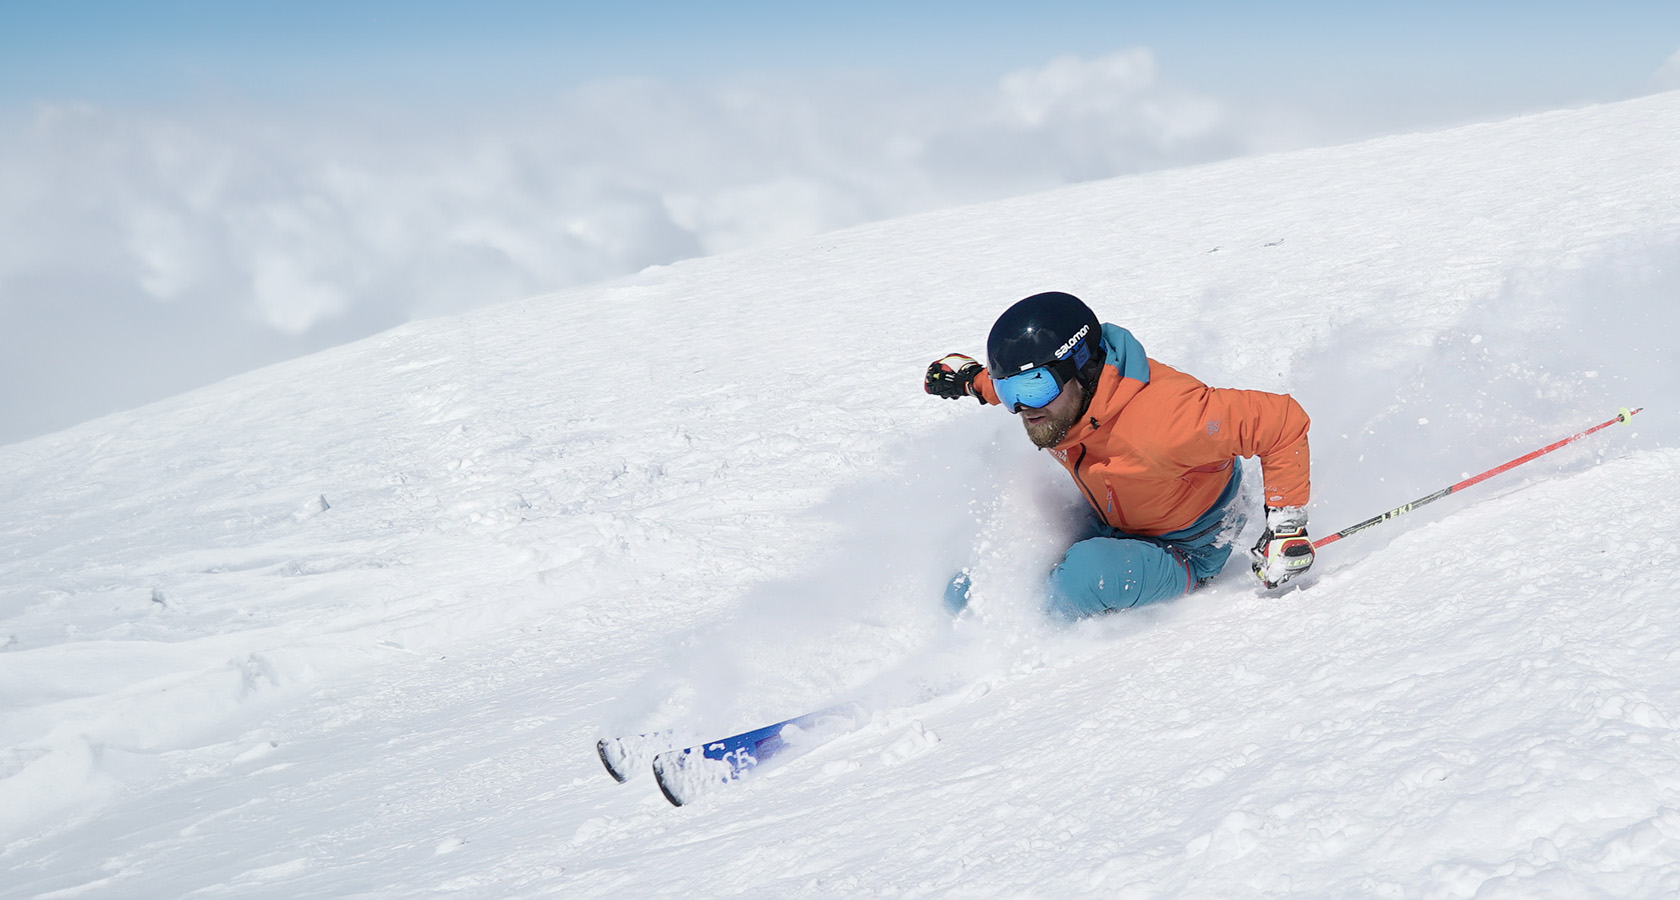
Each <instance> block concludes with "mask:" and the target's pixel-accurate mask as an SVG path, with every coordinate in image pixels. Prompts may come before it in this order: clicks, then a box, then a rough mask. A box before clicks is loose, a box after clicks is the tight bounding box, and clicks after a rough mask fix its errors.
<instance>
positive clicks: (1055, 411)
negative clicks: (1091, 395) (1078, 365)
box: [1017, 379, 1085, 450]
mask: <svg viewBox="0 0 1680 900" xmlns="http://www.w3.org/2000/svg"><path fill="white" fill-rule="evenodd" d="M1084 410H1085V386H1084V385H1082V384H1080V383H1079V380H1078V379H1074V380H1071V381H1069V382H1068V383H1067V384H1066V385H1065V386H1064V387H1063V388H1062V392H1061V393H1060V394H1057V395H1056V399H1054V400H1051V401H1050V402H1049V403H1047V404H1045V405H1044V406H1042V407H1040V408H1038V409H1023V410H1021V411H1020V412H1019V413H1018V414H1017V415H1019V416H1020V417H1021V425H1022V426H1023V427H1025V428H1026V429H1027V438H1028V439H1029V440H1031V441H1032V442H1033V446H1035V447H1037V448H1039V449H1040V450H1047V449H1049V448H1051V447H1054V446H1056V445H1057V444H1060V443H1061V442H1062V439H1063V438H1065V437H1067V433H1068V430H1069V429H1071V428H1072V427H1073V425H1074V423H1075V422H1078V421H1079V416H1080V414H1081V413H1082V412H1084Z"/></svg>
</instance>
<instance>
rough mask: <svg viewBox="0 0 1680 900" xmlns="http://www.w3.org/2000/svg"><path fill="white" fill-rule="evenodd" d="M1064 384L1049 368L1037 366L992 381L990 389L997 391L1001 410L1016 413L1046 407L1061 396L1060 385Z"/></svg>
mask: <svg viewBox="0 0 1680 900" xmlns="http://www.w3.org/2000/svg"><path fill="white" fill-rule="evenodd" d="M1066 383H1067V382H1066V381H1065V380H1063V379H1062V378H1060V377H1058V375H1057V373H1056V372H1055V370H1053V369H1052V368H1051V367H1049V366H1038V367H1037V368H1033V369H1028V370H1026V371H1025V372H1016V373H1015V374H1014V375H1011V376H1009V377H1008V378H998V379H994V380H993V381H992V387H993V388H995V389H996V390H997V395H998V400H999V401H1000V402H1002V403H1003V408H1004V409H1007V410H1009V411H1010V412H1016V411H1017V410H1020V409H1021V408H1023V407H1027V408H1031V409H1038V408H1040V407H1043V406H1046V405H1048V404H1049V403H1050V402H1051V401H1053V400H1055V399H1056V398H1057V397H1060V396H1061V395H1062V385H1064V384H1066Z"/></svg>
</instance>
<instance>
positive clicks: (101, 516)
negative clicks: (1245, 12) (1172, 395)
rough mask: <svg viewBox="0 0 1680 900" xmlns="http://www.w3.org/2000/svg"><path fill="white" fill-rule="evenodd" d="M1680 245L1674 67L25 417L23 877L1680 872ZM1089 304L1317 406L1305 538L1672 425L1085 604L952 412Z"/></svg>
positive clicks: (642, 882)
mask: <svg viewBox="0 0 1680 900" xmlns="http://www.w3.org/2000/svg"><path fill="white" fill-rule="evenodd" d="M1677 264H1680V93H1671V94H1663V95H1657V96H1653V97H1650V98H1645V99H1641V100H1637V101H1631V102H1627V103H1621V104H1616V105H1612V106H1603V107H1595V108H1589V109H1582V110H1572V111H1563V112H1557V113H1551V114H1547V115H1540V116H1532V117H1527V118H1521V119H1516V120H1512V121H1507V122H1500V123H1494V124H1487V125H1480V126H1475V127H1469V128H1462V129H1457V130H1454V131H1448V132H1442V133H1437V134H1425V135H1410V136H1403V137H1395V138H1388V139H1384V140H1379V141H1372V142H1367V143H1362V144H1357V145H1352V146H1346V147H1336V148H1329V149H1323V150H1314V151H1309V152H1299V153H1290V154H1284V155H1278V156H1271V157H1263V158H1256V159H1248V160H1239V161H1234V162H1229V163H1223V164H1219V165H1214V166H1207V167H1200V168H1194V169H1183V170H1175V171H1170V172H1162V173H1156V174H1152V175H1147V176H1142V177H1133V178H1125V179H1118V180H1113V181H1107V182H1100V183H1094V184H1089V185H1082V186H1079V187H1076V188H1069V189H1065V190H1060V191H1056V192H1051V193H1046V194H1039V195H1034V196H1029V197H1023V198H1019V199H1016V200H1011V201H1008V202H1002V203H993V204H987V205H983V206H975V207H968V208H963V209H956V210H950V211H945V212H940V213H936V214H929V215H923V216H918V217H914V218H908V219H902V220H898V221H894V222H888V223H884V224H879V225H872V226H868V227H864V228H859V229H854V230H851V231H846V232H840V233H835V234H831V235H827V236H824V237H822V238H821V239H817V240H813V241H809V242H805V243H802V244H796V245H790V246H783V247H778V248H773V249H767V250H759V251H754V252H748V253H740V254H735V255H730V256H724V257H714V258H709V259H701V260H694V261H689V262H685V263H681V264H678V265H675V266H671V267H666V268H658V269H651V270H648V271H646V272H644V273H642V274H640V275H638V276H636V277H634V278H630V279H626V280H622V281H619V282H614V283H610V284H606V285H602V286H598V287H594V288H589V289H584V290H576V291H570V292H567V293H564V294H559V295H554V296H550V297H543V298H537V299H533V300H530V301H526V302H523V303H519V304H514V305H510V306H506V307H501V308H497V309H493V310H489V311H484V312H479V313H474V314H469V315H465V316H461V317H457V318H451V319H440V320H433V321H427V322H421V323H417V324H414V325H410V326H407V327H404V328H400V329H397V330H394V331H391V332H388V333H386V334H384V335H381V336H378V337H375V338H372V339H369V340H366V341H362V342H360V343H358V344H354V345H350V346H346V347H342V348H339V349H336V350H333V351H329V352H326V353H322V354H318V355H316V356H313V357H309V358H307V359H302V360H298V361H295V362H291V363H286V364H283V365H280V366H276V367H272V368H269V369H265V370H262V371H259V372H255V373H252V374H249V375H246V376H242V377H239V378H235V379H232V380H229V381H227V382H225V383H223V384H220V385H216V386H213V387H211V388H207V389H204V390H201V391H197V392H194V393H191V394H187V395H184V396H182V397H178V398H175V399H173V400H170V401H167V402H164V403H159V404H155V405H153V406H150V407H146V408H144V409H140V410H136V411H133V412H129V413H123V414H119V415H114V416H110V417H107V418H105V419H102V420H99V421H96V422H92V423H89V424H86V425H84V426H80V427H77V428H75V429H72V430H69V431H66V432H62V433H59V434H56V435H50V436H47V437H43V438H40V439H37V440H33V441H29V442H26V443H22V444H15V445H11V446H7V447H3V448H0V848H3V849H0V896H4V897H70V896H77V897H141V896H145V897H154V896H156V897H162V896H186V895H189V894H191V895H230V894H231V895H239V896H273V897H293V896H414V895H432V894H438V895H444V894H449V895H459V896H482V897H510V896H538V895H560V896H568V897H578V896H624V897H632V896H661V895H684V896H721V895H742V896H753V897H782V896H789V895H793V896H865V895H883V896H923V895H933V896H950V895H955V896H976V897H993V896H1002V897H1018V896H1042V897H1067V896H1082V895H1092V896H1103V897H1153V896H1200V897H1232V896H1280V895H1286V894H1287V895H1299V896H1309V897H1354V896H1373V897H1560V898H1561V897H1569V898H1575V897H1590V896H1604V897H1654V896H1672V895H1675V894H1676V893H1680V603H1676V602H1675V601H1676V594H1677V593H1680V591H1677V588H1680V574H1677V573H1680V540H1677V539H1676V535H1675V529H1674V522H1675V518H1674V515H1673V513H1672V510H1674V509H1675V508H1677V507H1680V402H1677V401H1680V351H1677V350H1676V337H1675V336H1676V334H1677V333H1680V309H1677V306H1676V303H1675V296H1676V288H1677V287H1680V274H1677V273H1680V267H1677ZM1046 289H1061V290H1069V291H1072V292H1074V293H1077V294H1079V295H1081V296H1083V297H1085V298H1086V299H1087V300H1088V301H1090V302H1091V303H1092V305H1093V306H1094V307H1095V308H1096V309H1097V310H1098V312H1099V314H1101V315H1102V316H1103V317H1104V318H1105V319H1107V320H1109V321H1116V322H1119V323H1121V324H1124V325H1126V326H1127V327H1129V328H1131V329H1132V330H1133V331H1134V332H1135V333H1136V334H1137V335H1138V336H1139V338H1140V339H1141V340H1142V341H1143V343H1144V346H1145V347H1146V348H1147V349H1148V350H1149V351H1150V353H1151V355H1152V356H1154V357H1156V358H1158V359H1161V360H1163V361H1167V362H1170V363H1172V364H1174V365H1177V366H1180V367H1182V368H1185V369H1188V370H1189V371H1191V372H1193V373H1195V374H1197V375H1198V376H1200V377H1202V378H1203V379H1204V380H1207V381H1209V382H1212V383H1216V384H1224V385H1233V386H1244V387H1254V388H1263V389H1273V390H1288V391H1290V392H1291V393H1293V394H1295V395H1296V396H1297V397H1298V398H1299V399H1300V400H1301V401H1302V403H1303V404H1304V405H1305V406H1306V408H1307V409H1308V411H1309V412H1310V413H1311V414H1312V415H1313V418H1314V430H1313V439H1314V448H1315V466H1314V483H1315V501H1314V504H1313V508H1312V515H1313V521H1314V525H1315V529H1316V533H1319V534H1324V533H1328V532H1329V531H1333V530H1335V529H1337V528H1341V527H1343V526H1346V525H1349V524H1352V523H1353V522H1355V521H1358V520H1361V519H1364V518H1366V517H1367V516H1370V515H1373V514H1375V513H1378V512H1381V511H1383V510H1385V509H1388V508H1390V507H1393V506H1396V505H1398V504H1400V503H1403V502H1405V501H1408V500H1412V499H1414V498H1416V497H1418V496H1421V495H1423V494H1426V493H1429V492H1430V491H1432V490H1434V489H1436V488H1439V487H1442V486H1444V485H1446V484H1448V483H1451V482H1453V481H1456V480H1458V479H1459V478H1460V477H1462V476H1463V475H1464V474H1468V473H1473V472H1477V471H1480V470H1482V469H1485V468H1488V467H1490V466H1493V465H1495V464H1498V463H1500V462H1503V461H1505V460H1507V459H1509V458H1512V457H1514V456H1517V455H1519V454H1521V453H1523V452H1526V451H1527V450H1529V449H1533V448H1535V447H1538V446H1540V445H1542V444H1545V443H1548V442H1550V441H1551V440H1553V439H1556V438H1558V437H1562V436H1564V435H1566V434H1569V433H1572V432H1574V431H1576V430H1579V429H1580V428H1582V427H1585V426H1587V425H1591V424H1594V423H1596V422H1599V421H1602V420H1604V419H1606V418H1609V417H1610V416H1611V415H1613V414H1614V413H1615V410H1616V409H1617V407H1619V406H1623V405H1630V406H1633V405H1643V406H1644V407H1645V412H1644V413H1642V414H1641V415H1640V416H1639V417H1638V418H1637V419H1636V420H1635V422H1634V424H1633V426H1632V427H1625V428H1624V427H1618V428H1615V429H1610V430H1608V431H1606V432H1605V433H1603V434H1601V435H1598V436H1595V437H1593V438H1591V439H1588V440H1587V441H1585V442H1583V443H1581V444H1579V445H1575V446H1573V447H1570V448H1568V449H1566V450H1564V451H1561V452H1559V453H1555V454H1552V455H1550V456H1547V457H1544V458H1543V460H1541V461H1538V462H1535V463H1532V464H1530V465H1528V466H1525V467H1523V468H1521V469H1518V470H1516V471H1515V472H1513V473H1510V474H1508V475H1505V476H1501V477H1500V479H1498V480H1496V481H1492V482H1489V483H1487V484H1485V485H1482V486H1479V487H1477V488H1474V489H1472V492H1466V493H1465V494H1463V495H1460V496H1455V497H1450V498H1448V499H1446V500H1443V501H1441V502H1439V503H1436V504H1434V505H1432V506H1430V507H1428V508H1426V509H1425V510H1422V511H1419V512H1417V513H1414V514H1412V515H1410V516H1407V517H1405V518H1402V519H1400V520H1398V521H1396V522H1393V523H1389V524H1385V525H1383V526H1381V527H1380V528H1377V529H1373V530H1372V531H1370V532H1367V533H1364V534H1361V535H1359V536H1357V537H1355V538H1352V539H1349V540H1347V541H1343V542H1341V543H1339V544H1336V545H1334V546H1333V547H1330V548H1326V550H1325V551H1324V552H1323V553H1322V554H1321V557H1320V563H1319V565H1318V566H1317V567H1316V568H1315V569H1314V571H1313V573H1312V574H1311V576H1309V577H1308V578H1307V579H1305V580H1304V584H1302V585H1301V586H1300V587H1299V588H1296V589H1290V590H1286V591H1282V592H1278V593H1267V592H1263V591H1261V590H1259V589H1258V588H1256V587H1254V586H1251V584H1250V583H1249V582H1248V581H1247V580H1245V578H1244V577H1243V576H1241V574H1240V572H1239V571H1238V570H1239V569H1240V562H1234V563H1233V567H1232V571H1230V572H1228V573H1227V579H1226V580H1225V581H1224V582H1223V583H1220V584H1218V585H1216V586H1214V587H1212V588H1210V589H1208V590H1207V591H1204V592H1202V593H1200V594H1197V595H1195V596H1193V597H1190V598H1186V599H1184V600H1181V601H1179V602H1176V603H1173V604H1169V605H1164V606H1161V607H1157V608H1154V609H1149V610H1143V611H1136V612H1133V613H1128V614H1126V615H1121V616H1114V617H1110V618H1107V619H1105V620H1102V621H1098V622H1092V623H1086V624H1083V625H1081V626H1079V627H1076V628H1073V629H1068V630H1060V631H1058V630H1054V629H1051V628H1048V627H1046V626H1045V625H1043V624H1042V623H1040V622H1039V621H1038V620H1037V619H1036V617H1035V615H1034V613H1033V611H1032V608H1033V603H1034V601H1035V598H1034V588H1035V585H1036V583H1037V581H1038V579H1039V578H1040V576H1041V574H1042V572H1043V570H1044V569H1045V567H1046V566H1048V565H1049V564H1050V562H1051V561H1053V560H1054V559H1055V557H1056V555H1057V553H1058V552H1059V550H1060V549H1061V544H1060V542H1061V541H1062V540H1063V539H1064V536H1063V533H1062V532H1061V530H1060V529H1059V527H1058V523H1060V522H1063V521H1065V519H1066V516H1067V513H1068V510H1069V509H1070V508H1076V507H1077V504H1078V503H1079V499H1078V496H1077V494H1075V493H1074V491H1073V490H1072V488H1071V486H1069V485H1068V484H1066V483H1065V476H1063V475H1061V474H1059V473H1060V469H1059V467H1057V466H1055V465H1054V463H1053V462H1052V461H1051V460H1049V459H1048V458H1046V457H1044V456H1042V455H1040V454H1037V453H1035V452H1034V451H1032V449H1031V447H1030V446H1029V445H1028V444H1027V442H1026V440H1025V438H1024V437H1023V436H1021V435H1020V434H1019V427H1018V425H1017V424H1016V423H1015V422H1014V421H1013V420H1012V419H1011V418H1010V417H1008V416H1006V415H1003V414H1002V413H1000V412H998V411H996V410H982V409H979V408H977V407H976V406H974V405H973V404H970V403H947V402H943V401H938V400H935V399H932V398H929V397H927V396H925V395H924V394H922V392H921V389H920V377H921V372H922V369H923V368H924V367H925V365H926V363H927V361H928V360H929V359H932V358H933V357H935V356H937V355H939V354H940V353H943V352H946V351H950V350H967V351H969V352H975V351H978V350H980V349H982V345H983V339H984V335H985V332H986V329H987V328H988V327H989V325H990V322H991V320H992V319H993V318H994V317H995V316H996V314H997V313H998V312H999V311H1000V310H1001V309H1002V308H1003V307H1004V306H1006V305H1007V304H1008V303H1010V302H1012V301H1013V300H1015V299H1017V298H1019V297H1021V296H1024V295H1026V294H1028V293H1032V292H1035V291H1039V290H1046ZM1254 481H1256V479H1250V484H1251V485H1252V484H1253V483H1254ZM962 566H971V567H972V568H973V570H974V573H975V580H976V589H977V599H976V602H975V615H973V616H971V617H966V618H964V619H962V620H959V621H957V622H955V623H953V622H951V621H950V620H949V619H947V618H945V617H944V615H943V614H942V613H941V612H939V610H938V604H937V596H938V592H939V589H940V586H941V585H942V584H943V582H944V580H945V579H946V578H948V577H949V575H950V573H951V572H952V571H954V570H955V569H957V568H959V567H962ZM835 699H857V700H861V701H863V702H865V703H866V704H867V705H868V706H869V707H870V709H872V710H873V717H872V719H871V721H870V723H869V724H868V726H867V727H865V728H864V729H862V730H861V731H859V732H858V733H856V734H853V735H851V736H849V737H846V738H843V739H841V740H839V741H836V742H834V743H832V744H829V745H827V746H825V747H823V748H821V749H819V750H818V751H816V752H814V753H812V754H811V755H809V756H806V757H803V758H801V759H798V760H796V761H794V762H791V763H789V764H788V765H786V766H784V767H782V768H780V769H777V770H774V771H772V772H770V773H767V774H766V775H764V776H763V777H760V778H758V779H755V780H753V781H750V782H746V783H743V784H741V785H739V786H738V787H736V788H732V789H730V790H729V791H726V792H722V793H719V794H717V795H715V796H713V797H711V798H708V799H706V800H705V801H703V802H701V803H698V804H695V805H692V806H689V807H684V808H682V809H673V808H671V807H670V806H668V805H667V804H666V803H665V801H664V800H663V799H662V798H660V797H659V795H658V793H657V791H656V790H654V788H653V786H652V784H651V780H650V779H647V778H642V779H639V780H634V781H632V782H630V783H629V784H627V785H617V784H615V783H613V782H612V781H611V780H609V779H608V778H607V777H606V776H605V774H604V773H603V772H602V771H601V768H600V765H599V763H598V762H597V760H596V759H595V757H594V752H593V743H594V741H595V739H596V738H598V737H600V736H602V735H607V734H621V733H626V732H632V731H641V730H647V729H652V728H672V729H675V730H677V731H678V732H679V733H680V734H682V735H684V736H688V737H714V736H718V735H721V734H724V733H727V732H730V731H733V730H737V729H741V728H746V727H750V726H755V725H760V724H764V723H765V722H768V721H772V720H774V719H777V718H781V717H783V716H786V715H791V714H793V713H797V712H803V711H806V710H809V709H812V708H815V707H816V706H819V705H822V704H826V703H828V702H831V701H833V700H835Z"/></svg>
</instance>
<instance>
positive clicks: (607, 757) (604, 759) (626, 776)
mask: <svg viewBox="0 0 1680 900" xmlns="http://www.w3.org/2000/svg"><path fill="white" fill-rule="evenodd" d="M595 753H596V755H597V756H599V757H601V765H603V766H605V767H606V768H607V774H608V775H611V776H612V777H613V780H614V781H616V782H618V783H619V784H623V783H624V782H626V781H629V780H630V773H628V772H620V771H619V770H618V768H617V767H616V766H614V765H613V763H612V755H611V754H610V753H608V752H607V739H606V738H602V739H600V740H598V741H596V742H595Z"/></svg>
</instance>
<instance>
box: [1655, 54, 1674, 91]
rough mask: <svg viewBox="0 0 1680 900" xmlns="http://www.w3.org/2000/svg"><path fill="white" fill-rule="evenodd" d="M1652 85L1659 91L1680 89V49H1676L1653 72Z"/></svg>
mask: <svg viewBox="0 0 1680 900" xmlns="http://www.w3.org/2000/svg"><path fill="white" fill-rule="evenodd" d="M1651 86H1652V87H1655V88H1656V89H1657V90H1659V91H1672V90H1676V89H1680V50H1676V51H1674V54H1673V55H1672V56H1670V57H1669V58H1668V59H1667V60H1666V61H1664V62H1663V64H1662V65H1661V66H1658V67H1657V71H1655V72H1653V73H1651Z"/></svg>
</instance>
